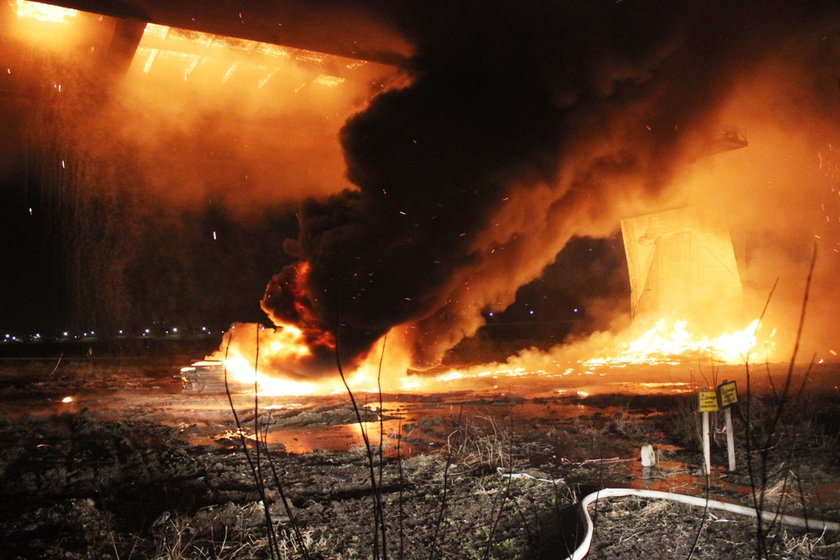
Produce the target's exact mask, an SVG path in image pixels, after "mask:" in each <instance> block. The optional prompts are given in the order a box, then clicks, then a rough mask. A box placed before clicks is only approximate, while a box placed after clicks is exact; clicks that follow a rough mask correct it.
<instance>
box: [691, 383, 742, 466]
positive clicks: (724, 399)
mask: <svg viewBox="0 0 840 560" xmlns="http://www.w3.org/2000/svg"><path fill="white" fill-rule="evenodd" d="M736 402H738V386H737V384H736V383H735V382H734V381H724V382H723V383H721V384H720V385H718V386H717V387H716V388H715V389H706V388H703V389H700V392H699V393H698V394H697V407H698V409H699V410H700V412H701V413H702V414H703V466H704V468H705V472H706V474H711V472H712V450H711V433H710V432H711V426H710V422H709V413H710V412H717V411H718V410H720V409H723V416H724V420H725V421H726V453H727V458H728V459H729V470H730V471H734V470H735V433H734V430H733V428H732V408H731V407H732V405H733V404H735V403H736Z"/></svg>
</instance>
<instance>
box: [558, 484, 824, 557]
mask: <svg viewBox="0 0 840 560" xmlns="http://www.w3.org/2000/svg"><path fill="white" fill-rule="evenodd" d="M620 496H636V497H639V498H652V499H655V500H670V501H672V502H680V503H683V504H688V505H690V506H698V507H708V508H709V509H717V510H723V511H728V512H730V513H736V514H738V515H748V516H752V517H756V516H757V514H756V510H755V509H754V508H751V507H747V506H742V505H738V504H730V503H727V502H719V501H717V500H707V499H705V498H698V497H696V496H687V495H685V494H672V493H671V492H660V491H659V490H640V489H637V488H603V489H601V490H599V491H597V492H592V493H591V494H587V495H586V496H585V497H584V498H583V500H581V502H580V506H581V509H582V510H583V517H584V521H585V522H586V535H585V536H584V537H583V542H581V544H580V546H578V547H577V549H575V551H574V553H573V554H572V555H571V556H569V557H567V559H566V560H581V558H583V557H585V556H586V555H587V554H589V547H590V546H592V532H593V525H592V518H591V517H590V516H589V511H588V510H587V508H588V507H589V505H590V504H591V503H592V502H595V501H597V500H599V499H601V498H613V497H620ZM761 518H762V519H764V520H766V521H773V520H778V521H780V522H781V523H783V524H785V525H791V526H793V527H801V528H806V529H812V530H818V531H840V523H838V522H836V521H822V520H819V519H808V520H807V521H806V520H805V519H804V518H803V517H796V516H794V515H782V514H778V515H777V514H776V513H774V512H772V511H762V512H761Z"/></svg>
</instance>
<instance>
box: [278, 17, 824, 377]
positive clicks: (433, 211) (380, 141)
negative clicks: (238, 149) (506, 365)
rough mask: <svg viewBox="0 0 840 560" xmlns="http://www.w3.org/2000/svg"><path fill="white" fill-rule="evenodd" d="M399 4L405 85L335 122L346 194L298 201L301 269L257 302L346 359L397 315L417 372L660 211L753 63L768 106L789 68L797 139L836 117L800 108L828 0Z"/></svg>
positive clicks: (817, 56)
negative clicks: (640, 216)
mask: <svg viewBox="0 0 840 560" xmlns="http://www.w3.org/2000/svg"><path fill="white" fill-rule="evenodd" d="M400 15H401V16H402V19H401V20H400V23H401V24H402V26H403V29H405V31H406V33H407V34H408V35H409V36H410V37H412V38H413V39H414V40H415V41H416V44H417V45H418V50H417V55H416V57H415V58H414V60H413V67H412V70H413V76H414V82H413V84H412V85H411V86H409V87H406V88H402V89H396V90H392V91H389V92H386V93H384V94H382V95H380V96H379V97H377V98H376V99H374V100H373V101H372V103H371V105H370V107H369V108H368V109H367V110H366V111H365V112H363V113H361V114H359V115H357V116H355V117H353V118H352V119H351V120H350V121H348V123H347V124H346V125H345V126H344V128H343V129H342V132H341V139H342V146H343V148H344V150H345V157H346V160H347V166H348V176H349V178H350V179H351V180H352V181H353V183H354V184H355V185H356V186H357V187H358V188H354V189H352V190H348V191H345V192H343V193H339V194H337V195H334V196H331V197H330V198H326V199H318V200H310V201H308V202H307V203H306V204H305V205H304V206H303V209H302V211H301V233H300V236H299V240H298V243H297V245H296V247H295V249H294V252H295V254H297V255H300V256H301V257H302V259H303V260H305V261H306V262H307V263H308V265H309V268H307V269H306V271H305V273H304V272H302V269H301V268H299V267H298V268H295V269H292V268H290V269H289V270H287V271H286V272H285V273H284V275H283V276H282V277H281V278H280V280H281V281H280V282H278V283H277V286H278V287H286V288H287V289H286V293H288V292H293V293H300V294H305V296H304V297H302V298H300V299H297V300H295V301H292V300H290V299H289V298H285V297H277V298H276V299H275V295H274V292H272V291H271V290H270V292H269V294H268V297H267V299H266V307H267V308H269V309H270V310H271V311H272V313H274V314H275V315H276V316H279V317H281V318H282V317H286V318H288V319H291V320H293V321H295V322H301V321H303V322H304V323H306V324H310V325H311V326H313V327H315V329H316V330H319V329H321V330H323V329H334V328H335V327H334V325H335V324H337V322H340V323H341V324H342V328H341V330H340V333H339V334H340V335H341V336H343V338H344V341H345V347H346V348H348V349H347V351H348V353H351V354H352V353H353V352H355V351H361V350H363V349H364V348H365V347H366V345H367V344H370V342H372V341H373V340H376V339H377V338H378V337H380V336H382V335H383V334H385V333H386V332H388V330H389V329H390V328H392V327H393V326H395V325H400V324H404V325H406V330H407V332H408V333H409V334H408V338H409V346H410V348H411V353H412V355H413V358H414V360H415V363H416V364H423V363H434V362H435V361H437V360H438V359H439V358H440V356H441V355H442V352H443V351H445V350H446V349H447V348H449V347H451V346H452V344H454V343H456V342H457V341H458V340H460V339H461V338H462V337H463V336H465V335H471V334H472V333H474V332H475V330H476V328H478V327H479V326H480V325H481V323H482V321H483V318H482V312H484V311H487V310H496V311H501V310H503V309H505V308H507V307H508V306H509V305H510V304H511V303H513V301H514V294H515V293H516V290H517V288H518V287H519V286H521V285H523V284H526V283H528V282H531V281H533V280H534V279H535V278H538V277H539V276H540V275H541V273H542V271H543V269H544V268H545V267H546V266H547V265H548V264H550V263H551V262H553V261H554V259H555V256H556V254H557V253H558V252H559V251H560V250H561V249H562V248H563V247H564V245H565V244H566V243H567V242H568V240H569V239H571V238H572V237H573V236H575V235H596V236H597V235H608V234H610V233H611V232H614V231H615V229H616V227H617V223H618V220H619V219H620V218H621V217H622V216H627V215H633V214H637V213H643V212H644V211H654V210H656V209H657V207H659V209H661V208H663V207H664V204H665V202H664V200H666V199H667V198H668V197H672V196H674V193H676V192H679V189H678V188H677V186H676V185H675V181H676V178H677V177H678V176H682V174H683V173H684V172H685V170H686V169H687V168H689V167H691V166H692V165H693V164H694V162H695V161H696V160H697V159H698V158H700V157H701V156H703V155H705V154H706V153H708V152H709V151H710V146H711V144H712V140H713V139H714V138H715V137H716V136H719V135H720V134H722V131H723V127H724V124H725V123H723V122H722V120H721V119H722V116H723V115H724V109H725V108H726V107H728V105H727V104H728V103H730V102H731V100H732V99H733V96H735V95H737V94H741V95H743V91H741V90H739V89H738V88H739V86H743V84H744V82H745V81H746V80H748V79H750V78H752V79H755V78H754V77H755V75H756V74H758V75H761V76H763V79H764V80H766V81H767V83H764V84H758V85H755V86H754V87H756V91H755V92H754V94H755V95H756V96H759V95H761V96H765V95H768V94H767V93H766V92H765V91H764V90H766V89H768V88H769V89H770V90H771V91H770V94H769V97H771V98H774V99H775V102H776V103H780V104H786V103H787V101H786V100H785V99H783V98H780V97H779V96H776V95H774V91H773V89H774V88H776V84H777V83H778V84H779V85H781V84H784V83H785V80H786V79H787V76H786V75H785V72H786V68H788V67H789V68H804V70H801V71H800V72H799V74H800V75H797V76H796V77H797V79H799V80H805V82H804V83H802V82H800V84H801V88H800V90H801V95H802V97H803V99H802V100H801V103H802V105H799V106H794V107H787V106H785V108H784V113H785V114H791V115H798V116H799V122H793V123H792V127H794V128H792V129H791V130H792V131H793V130H796V134H797V135H799V134H812V135H813V137H812V138H810V139H809V143H811V144H812V145H813V146H818V145H820V143H824V142H826V141H830V140H831V134H832V133H836V132H837V130H836V123H837V121H836V119H835V120H832V119H830V118H827V119H826V120H828V121H829V122H831V123H832V124H829V125H828V126H826V127H823V128H822V129H815V128H814V127H813V126H812V123H813V121H814V119H815V118H816V119H819V118H821V117H822V116H823V115H819V114H816V115H815V114H814V112H813V111H814V108H815V107H814V105H819V104H821V105H822V108H823V109H824V110H826V111H827V114H826V115H825V116H826V117H828V116H829V115H830V116H832V117H836V116H837V108H838V104H837V89H836V85H837V84H836V81H835V80H834V79H833V77H832V76H831V72H832V71H836V68H837V66H836V63H837V58H836V56H837V53H838V50H837V46H838V43H837V41H838V36H837V30H838V27H837V24H838V13H837V9H836V7H834V6H829V5H828V4H825V5H822V6H816V7H815V8H813V9H812V10H811V11H807V12H803V11H802V9H801V8H800V7H799V6H795V5H793V4H792V3H784V2H775V3H766V4H762V5H761V7H760V8H759V7H758V6H753V5H748V4H732V3H726V2H713V3H708V2H677V3H662V2H620V3H615V2H564V3H535V4H528V5H527V6H523V5H521V4H519V3H507V2H503V3H493V4H480V5H474V4H472V3H457V2H455V3H451V2H450V3H442V4H440V5H436V6H435V9H426V8H422V9H419V11H411V10H410V9H407V11H406V12H404V13H401V14H400ZM779 56H781V57H782V60H783V61H784V62H783V63H782V64H781V65H780V66H779V67H778V68H775V69H774V70H775V71H771V70H768V69H766V68H764V65H766V64H769V63H770V61H772V60H774V59H775V58H777V57H779ZM826 80H828V81H826ZM753 83H755V82H753ZM776 91H777V92H782V91H783V89H782V88H779V89H777V90H776ZM747 94H749V92H747ZM816 99H821V100H822V101H821V102H818V101H814V100H816ZM781 113H782V111H781V110H780V114H781ZM726 116H727V117H730V116H734V117H735V118H736V121H735V122H734V123H730V124H731V125H735V126H744V127H746V128H749V126H750V125H752V124H755V123H756V117H757V116H756V115H750V117H751V119H752V122H746V119H745V122H739V121H738V120H737V118H738V115H726ZM745 116H746V115H745ZM764 118H767V119H770V120H772V119H773V116H772V115H764ZM796 165H803V166H805V167H808V166H811V167H813V162H812V161H807V159H806V160H803V161H801V162H796ZM785 188H789V187H788V186H786V187H785ZM794 188H795V187H794ZM679 202H681V201H679V200H677V199H676V198H674V199H672V200H671V203H672V204H674V203H679ZM706 202H709V201H706ZM781 219H788V218H787V217H783V218H781ZM785 229H786V228H785ZM805 243H806V245H808V244H809V242H808V241H807V240H806V241H805ZM568 266H569V268H570V269H571V268H572V265H571V264H570V265H568ZM570 274H573V271H572V270H570ZM289 304H293V305H289ZM302 310H303V311H302Z"/></svg>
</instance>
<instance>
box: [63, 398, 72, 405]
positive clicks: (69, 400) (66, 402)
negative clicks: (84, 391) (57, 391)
mask: <svg viewBox="0 0 840 560" xmlns="http://www.w3.org/2000/svg"><path fill="white" fill-rule="evenodd" d="M74 400H75V399H73V397H64V398H63V399H61V402H63V403H64V404H70V403H71V402H73V401H74Z"/></svg>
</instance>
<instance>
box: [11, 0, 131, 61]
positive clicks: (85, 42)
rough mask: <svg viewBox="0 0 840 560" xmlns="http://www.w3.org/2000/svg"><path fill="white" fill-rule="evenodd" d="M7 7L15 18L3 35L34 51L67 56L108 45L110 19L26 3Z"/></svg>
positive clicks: (37, 3) (87, 13) (112, 23)
mask: <svg viewBox="0 0 840 560" xmlns="http://www.w3.org/2000/svg"><path fill="white" fill-rule="evenodd" d="M10 4H11V5H12V7H13V8H14V10H15V14H16V16H17V17H16V18H15V19H14V20H13V21H10V22H8V28H7V29H4V30H3V33H4V34H8V36H10V37H12V38H14V39H16V40H19V41H22V42H24V43H27V44H28V45H30V46H31V47H33V48H36V49H39V50H42V51H52V52H57V53H61V54H62V55H70V54H74V53H77V52H79V50H81V49H84V50H87V51H88V52H94V51H96V50H97V49H99V48H101V47H104V46H106V45H107V44H108V41H110V38H111V33H112V30H113V26H114V21H115V20H114V19H113V18H107V17H105V16H101V15H98V14H92V13H90V12H82V11H78V10H72V9H69V8H61V7H58V6H52V5H50V4H41V3H39V2H28V1H27V0H15V2H14V3H10Z"/></svg>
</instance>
